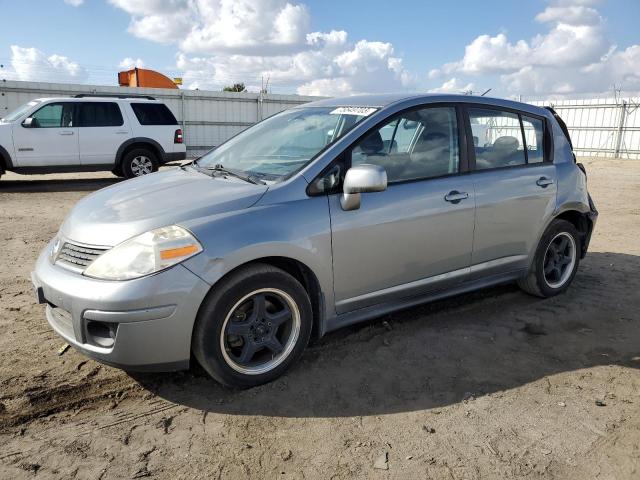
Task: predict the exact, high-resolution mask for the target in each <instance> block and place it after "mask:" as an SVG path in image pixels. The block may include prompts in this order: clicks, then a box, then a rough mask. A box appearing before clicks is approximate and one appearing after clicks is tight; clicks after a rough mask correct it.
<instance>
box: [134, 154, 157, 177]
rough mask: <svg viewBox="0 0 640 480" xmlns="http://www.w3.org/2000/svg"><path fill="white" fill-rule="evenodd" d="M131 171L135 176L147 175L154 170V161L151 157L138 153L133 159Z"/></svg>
mask: <svg viewBox="0 0 640 480" xmlns="http://www.w3.org/2000/svg"><path fill="white" fill-rule="evenodd" d="M131 172H132V173H133V175H134V176H136V177H139V176H140V175H147V174H149V173H151V172H153V162H152V161H151V159H150V158H149V157H145V156H144V155H138V156H137V157H134V159H133V160H131Z"/></svg>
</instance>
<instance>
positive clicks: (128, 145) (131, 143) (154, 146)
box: [115, 137, 165, 167]
mask: <svg viewBox="0 0 640 480" xmlns="http://www.w3.org/2000/svg"><path fill="white" fill-rule="evenodd" d="M136 148H146V149H149V150H151V151H152V152H153V153H154V154H155V155H156V159H157V160H158V163H162V161H163V159H164V156H165V152H164V149H163V148H162V145H160V144H159V143H158V142H156V141H155V140H153V139H152V138H147V137H135V138H130V139H129V140H127V141H126V142H124V143H123V144H122V145H120V147H119V148H118V151H117V152H116V160H115V167H120V166H121V165H122V160H123V159H124V156H125V155H126V154H127V153H128V152H130V151H131V150H134V149H136Z"/></svg>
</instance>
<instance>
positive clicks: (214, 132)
mask: <svg viewBox="0 0 640 480" xmlns="http://www.w3.org/2000/svg"><path fill="white" fill-rule="evenodd" d="M78 93H95V94H111V95H113V94H122V93H129V94H136V95H152V96H154V97H156V98H158V99H159V100H162V101H163V102H164V103H166V104H167V106H168V107H169V108H170V109H171V110H172V111H173V113H174V114H175V116H176V118H177V119H178V121H179V122H180V123H181V124H182V126H183V130H184V134H185V143H186V145H187V151H188V154H189V156H196V155H199V154H201V153H203V152H204V151H207V150H209V149H211V148H212V147H215V146H217V145H220V144H221V143H222V142H224V141H225V140H226V139H228V138H229V137H231V136H233V135H235V134H236V133H238V132H240V131H241V130H243V129H245V128H247V127H248V126H250V125H253V124H254V123H256V122H257V121H259V120H261V119H263V118H266V117H268V116H270V115H273V114H274V113H277V112H279V111H281V110H285V109H287V108H290V107H293V106H295V105H300V104H303V103H306V102H310V101H313V100H317V99H318V98H320V97H305V96H299V95H275V94H264V95H263V94H259V93H233V92H211V91H204V90H171V89H159V88H125V87H115V86H114V87H107V86H95V85H79V84H78V85H75V84H62V83H41V82H19V81H9V80H6V81H0V116H4V115H5V114H6V113H7V112H9V111H11V110H13V109H14V108H16V107H18V106H19V105H21V104H23V103H25V102H27V101H29V100H32V99H34V98H38V97H51V96H67V95H74V94H78ZM529 103H532V104H534V105H540V106H543V105H552V106H553V107H554V108H555V109H556V111H557V112H558V114H560V116H561V117H562V118H563V119H564V121H565V122H566V123H567V126H568V127H569V132H570V133H571V138H572V140H573V144H574V147H575V150H576V153H577V154H578V155H581V156H603V157H623V158H635V159H638V158H640V111H639V110H640V109H639V107H640V98H638V97H635V98H628V99H624V100H623V99H619V98H618V99H616V98H600V99H589V100H557V101H530V102H529Z"/></svg>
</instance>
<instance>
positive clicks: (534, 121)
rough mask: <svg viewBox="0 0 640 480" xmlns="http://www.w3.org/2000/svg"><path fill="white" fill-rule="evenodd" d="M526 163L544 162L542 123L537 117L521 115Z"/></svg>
mask: <svg viewBox="0 0 640 480" xmlns="http://www.w3.org/2000/svg"><path fill="white" fill-rule="evenodd" d="M522 128H523V129H524V140H525V142H526V145H527V163H541V162H544V124H543V122H542V120H540V119H539V118H533V117H528V116H526V115H522Z"/></svg>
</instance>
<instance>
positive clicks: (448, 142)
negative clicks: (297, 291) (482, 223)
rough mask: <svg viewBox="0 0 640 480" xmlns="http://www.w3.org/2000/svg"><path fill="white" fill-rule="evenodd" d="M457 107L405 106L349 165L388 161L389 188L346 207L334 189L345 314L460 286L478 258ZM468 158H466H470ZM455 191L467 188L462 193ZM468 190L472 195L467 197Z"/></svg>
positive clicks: (338, 284) (337, 269) (336, 259)
mask: <svg viewBox="0 0 640 480" xmlns="http://www.w3.org/2000/svg"><path fill="white" fill-rule="evenodd" d="M459 118H461V117H460V113H459V112H458V111H457V109H456V108H455V107H453V106H447V107H422V108H419V109H414V110H410V111H407V112H404V113H402V114H400V115H398V116H396V117H395V118H393V119H391V120H390V121H389V122H387V123H386V124H385V125H383V126H381V127H379V128H376V129H374V130H373V131H371V132H369V134H367V135H366V136H365V137H364V138H362V139H361V140H360V141H358V142H357V143H356V144H355V145H354V146H353V147H352V148H351V149H350V150H349V151H348V152H347V154H346V157H347V160H346V163H347V164H349V163H350V164H351V165H356V164H360V163H372V164H377V165H380V166H382V167H384V168H385V170H386V172H387V178H388V188H387V190H386V191H383V192H377V193H363V194H362V203H361V206H360V208H359V209H357V210H351V211H345V210H343V209H342V208H341V205H340V194H336V195H330V196H329V207H330V215H331V231H332V244H333V270H334V288H335V297H336V311H337V313H339V314H340V313H345V312H349V311H352V310H356V309H359V308H363V307H367V306H371V305H375V304H378V303H383V302H387V301H393V300H398V299H401V298H405V297H410V296H415V295H420V294H423V293H426V292H429V291H432V290H436V289H440V288H446V287H450V286H452V285H455V284H457V283H459V282H461V281H462V280H464V279H465V277H466V276H467V275H468V272H469V267H470V264H471V251H472V243H473V227H474V213H475V206H474V203H475V199H474V191H473V183H472V181H471V180H470V179H469V178H468V176H467V175H460V173H461V172H462V171H465V170H466V165H463V162H461V154H460V152H463V151H465V150H464V149H463V148H462V146H461V145H462V143H461V142H462V141H463V140H462V139H461V136H463V133H462V132H463V127H462V125H463V123H462V122H461V121H459ZM463 158H464V160H465V162H464V163H465V164H466V157H464V156H463ZM452 192H457V193H459V194H460V193H462V194H463V195H462V196H463V197H465V198H463V199H458V200H454V198H458V197H452V196H451V194H452ZM465 195H466V196H465Z"/></svg>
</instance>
